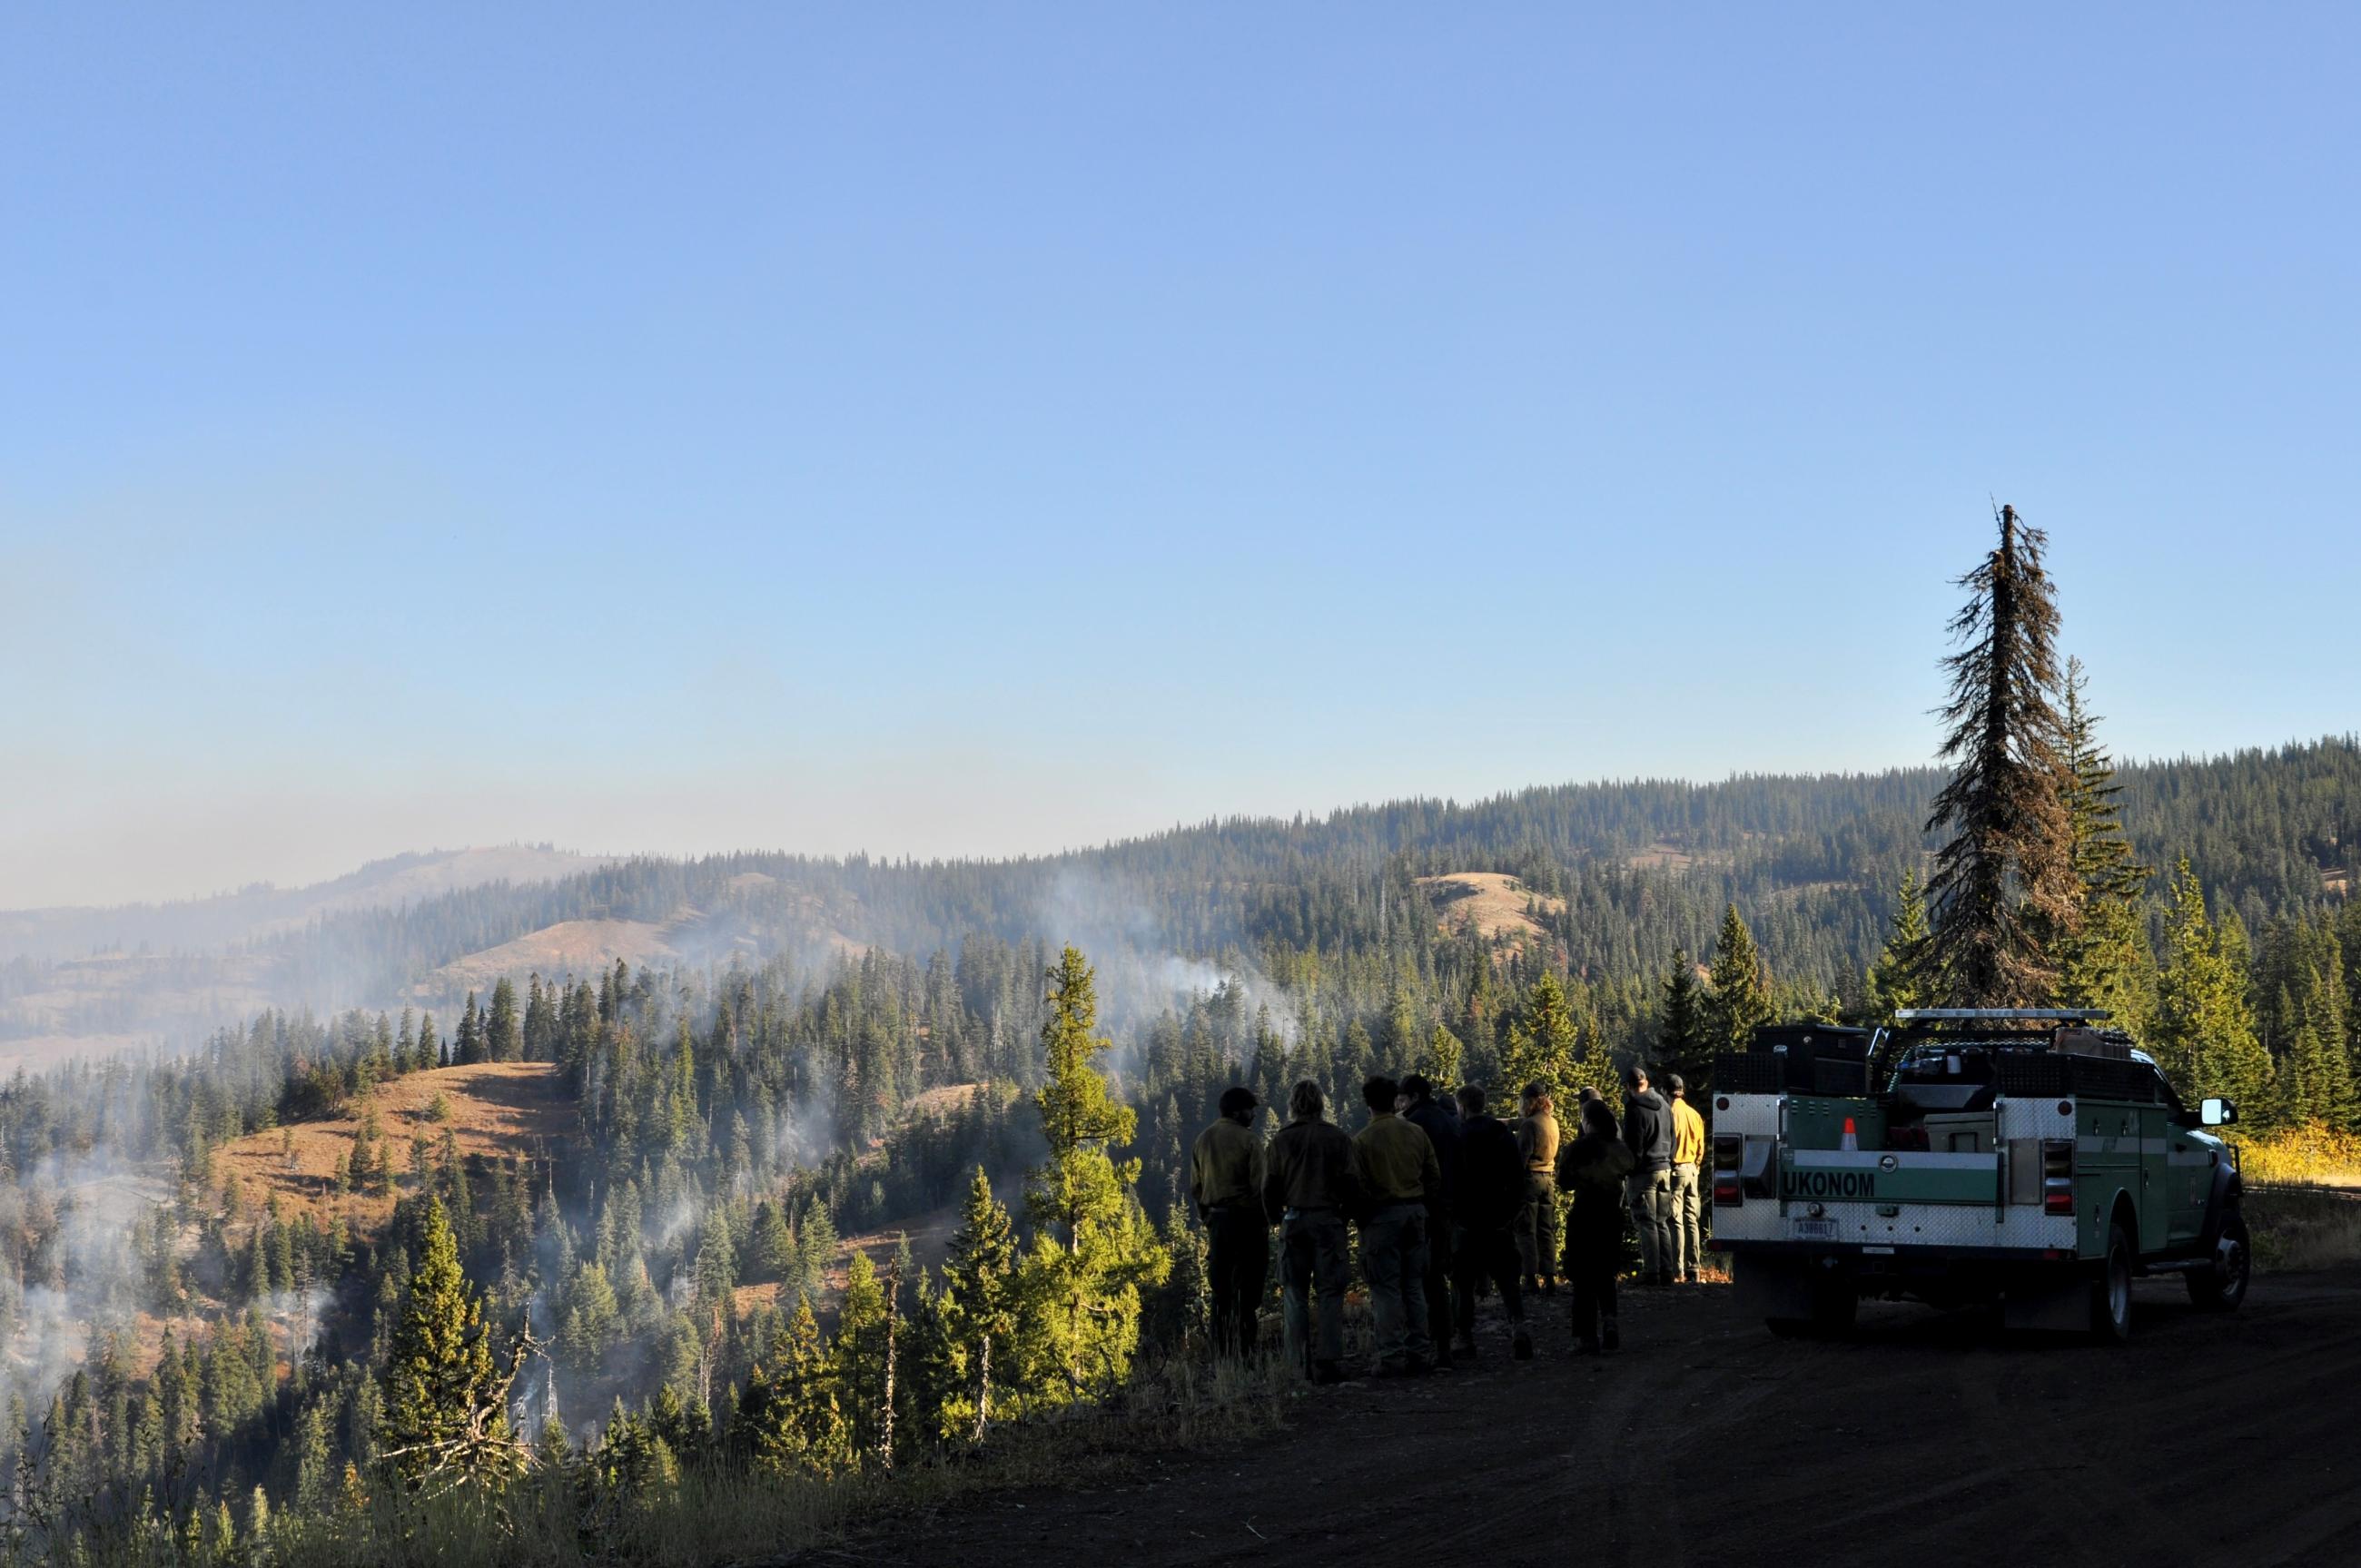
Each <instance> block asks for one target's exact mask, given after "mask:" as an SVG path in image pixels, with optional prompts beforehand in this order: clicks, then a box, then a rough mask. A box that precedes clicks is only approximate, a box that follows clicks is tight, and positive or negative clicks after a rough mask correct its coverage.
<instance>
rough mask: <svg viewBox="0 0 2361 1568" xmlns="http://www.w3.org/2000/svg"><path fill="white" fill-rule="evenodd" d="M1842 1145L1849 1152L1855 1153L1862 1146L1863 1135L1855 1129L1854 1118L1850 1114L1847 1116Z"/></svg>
mask: <svg viewBox="0 0 2361 1568" xmlns="http://www.w3.org/2000/svg"><path fill="white" fill-rule="evenodd" d="M1842 1147H1843V1148H1844V1150H1845V1152H1846V1153H1848V1154H1850V1153H1854V1152H1856V1151H1858V1150H1859V1149H1860V1147H1861V1135H1860V1134H1859V1133H1856V1132H1855V1131H1853V1125H1852V1118H1851V1117H1850V1116H1847V1117H1846V1118H1845V1130H1844V1143H1843V1145H1842Z"/></svg>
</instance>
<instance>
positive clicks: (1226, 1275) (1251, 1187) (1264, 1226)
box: [1189, 1084, 1270, 1358]
mask: <svg viewBox="0 0 2361 1568" xmlns="http://www.w3.org/2000/svg"><path fill="white" fill-rule="evenodd" d="M1260 1103H1261V1102H1259V1101H1257V1099H1256V1098H1255V1095H1254V1091H1253V1090H1251V1089H1246V1088H1244V1087H1242V1086H1239V1085H1235V1084H1234V1085H1232V1086H1231V1087H1230V1088H1228V1089H1224V1091H1222V1102H1221V1115H1220V1117H1219V1118H1218V1119H1217V1120H1216V1121H1215V1122H1214V1123H1213V1125H1212V1126H1210V1127H1207V1128H1206V1129H1205V1130H1204V1131H1203V1132H1202V1133H1200V1134H1198V1135H1197V1144H1196V1146H1195V1147H1194V1148H1192V1149H1191V1150H1190V1151H1189V1196H1190V1197H1191V1199H1192V1200H1194V1201H1195V1202H1196V1205H1197V1218H1198V1219H1199V1220H1200V1221H1202V1223H1203V1224H1204V1226H1205V1253H1206V1257H1205V1268H1206V1273H1207V1275H1208V1276H1209V1277H1210V1278H1209V1283H1210V1285H1211V1287H1212V1290H1213V1354H1216V1355H1235V1356H1241V1357H1247V1358H1251V1357H1252V1356H1253V1354H1254V1353H1255V1327H1256V1324H1255V1314H1256V1310H1257V1309H1258V1308H1259V1307H1260V1306H1261V1305H1262V1293H1263V1287H1264V1285H1265V1283H1266V1281H1267V1280H1268V1277H1269V1271H1270V1223H1269V1222H1268V1220H1267V1219H1265V1218H1264V1216H1263V1206H1262V1140H1261V1139H1260V1138H1257V1137H1256V1136H1255V1135H1254V1113H1255V1107H1256V1106H1257V1105H1258V1104H1260Z"/></svg>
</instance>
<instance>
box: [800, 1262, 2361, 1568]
mask: <svg viewBox="0 0 2361 1568" xmlns="http://www.w3.org/2000/svg"><path fill="white" fill-rule="evenodd" d="M1543 1305H1544V1306H1546V1307H1547V1308H1549V1309H1550V1312H1549V1316H1548V1319H1547V1322H1548V1326H1549V1328H1550V1329H1551V1330H1552V1331H1553V1332H1550V1333H1548V1334H1545V1335H1543V1336H1542V1347H1541V1354H1540V1356H1539V1357H1538V1358H1537V1359H1536V1360H1535V1361H1533V1362H1532V1363H1530V1364H1527V1365H1516V1364H1514V1363H1511V1362H1510V1360H1509V1359H1508V1358H1507V1356H1506V1355H1505V1354H1502V1353H1501V1352H1500V1351H1499V1349H1497V1348H1496V1349H1494V1350H1493V1353H1492V1354H1489V1355H1488V1356H1487V1358H1486V1359H1485V1361H1484V1363H1483V1364H1482V1366H1481V1369H1480V1370H1477V1371H1474V1372H1462V1373H1458V1374H1455V1375H1452V1376H1434V1377H1430V1378H1426V1379H1423V1380H1421V1381H1418V1382H1415V1383H1376V1382H1371V1383H1364V1384H1356V1385H1348V1386H1346V1387H1343V1388H1337V1389H1322V1390H1307V1391H1306V1392H1305V1393H1304V1395H1303V1396H1302V1398H1301V1399H1299V1400H1298V1401H1297V1402H1296V1406H1295V1410H1296V1413H1295V1414H1294V1415H1293V1416H1292V1417H1291V1418H1290V1426H1289V1428H1288V1430H1286V1431H1280V1432H1278V1433H1275V1434H1273V1435H1272V1436H1270V1437H1268V1438H1266V1439H1261V1440H1257V1441H1256V1442H1253V1443H1251V1444H1249V1445H1246V1446H1245V1447H1243V1448H1240V1449H1237V1450H1235V1451H1233V1452H1230V1453H1221V1454H1208V1455H1199V1456H1193V1457H1187V1458H1180V1459H1168V1460H1167V1461H1166V1462H1165V1464H1164V1466H1163V1468H1162V1470H1161V1472H1160V1473H1159V1475H1158V1478H1157V1479H1155V1480H1154V1481H1152V1482H1142V1483H1140V1484H1137V1485H1115V1486H1103V1487H1100V1488H1098V1489H1095V1490H1088V1491H1070V1492H1057V1491H1035V1492H1028V1493H1023V1494H1019V1495H1016V1496H1014V1497H996V1498H991V1499H986V1500H983V1501H979V1502H973V1503H969V1504H965V1505H962V1506H961V1507H959V1508H953V1509H950V1510H947V1511H945V1512H944V1513H942V1514H941V1515H939V1516H937V1517H935V1518H932V1519H915V1520H910V1519H906V1520H902V1521H898V1522H897V1523H895V1525H894V1526H893V1527H891V1528H890V1529H887V1530H880V1531H879V1532H877V1533H874V1534H872V1535H870V1536H869V1537H867V1538H866V1539H864V1540H861V1541H854V1542H852V1543H850V1544H849V1546H848V1547H847V1548H846V1549H843V1550H841V1551H840V1552H829V1553H827V1554H825V1558H824V1560H825V1561H828V1562H832V1563H879V1564H896V1563H909V1564H922V1563H923V1564H945V1563H957V1564H974V1565H978V1568H999V1565H1004V1564H1024V1565H1026V1568H1040V1565H1042V1564H1048V1563H1091V1564H1095V1565H1099V1568H1118V1565H1120V1568H1154V1565H1160V1564H1175V1565H1177V1564H1181V1563H1189V1564H1198V1563H1351V1564H1355V1565H1356V1568H1360V1565H1367V1564H1371V1563H1397V1562H1405V1563H1406V1562H1418V1563H1424V1564H1430V1565H1435V1568H1440V1565H1444V1564H1455V1563H1482V1564H1511V1563H1517V1564H1521V1563H1576V1564H1581V1565H1583V1568H1589V1565H1592V1564H1618V1563H1631V1564H1634V1565H1645V1568H1683V1565H1686V1564H1697V1565H1698V1568H1735V1565H1743V1564H1751V1563H1779V1564H1782V1565H1783V1568H1814V1565H1817V1564H1821V1563H1908V1564H1912V1565H1914V1568H1941V1565H1944V1564H1949V1563H1955V1562H1986V1563H2005V1564H2008V1565H2010V1568H2037V1565H2043V1564H2067V1563H2073V1564H2107V1563H2124V1564H2139V1565H2140V1568H2193V1565H2196V1564H2203V1563H2225V1564H2226V1563H2238V1564H2247V1565H2253V1568H2263V1565H2265V1564H2273V1563H2308V1564H2309V1563H2317V1564H2323V1565H2330V1564H2336V1565H2345V1564H2356V1563H2361V1270H2356V1269H2343V1270H2337V1271H2334V1272H2325V1273H2318V1274H2308V1275H2292V1276H2289V1275H2281V1276H2265V1277H2262V1278H2260V1279H2258V1280H2257V1285H2256V1288H2255V1292H2254V1295H2253V1297H2252V1299H2249V1300H2248V1302H2247V1303H2246V1309H2245V1310H2243V1311H2242V1312H2240V1313H2238V1314H2237V1315H2235V1316H2233V1317H2229V1318H2213V1317H2208V1316H2204V1315H2202V1314H2199V1313H2197V1312H2195V1311H2193V1310H2191V1309H2190V1308H2189V1307H2188V1305H2187V1304H2186V1299H2185V1298H2184V1297H2183V1295H2182V1292H2181V1290H2180V1286H2179V1285H2178V1283H2176V1282H2173V1281H2159V1282H2150V1283H2143V1284H2142V1285H2141V1286H2140V1287H2139V1289H2138V1299H2137V1307H2136V1321H2135V1326H2134V1333H2133V1340H2132V1343H2131V1344H2130V1345H2129V1346H2128V1347H2126V1348H2124V1349H2118V1350H2108V1349H2100V1348H2095V1347H2090V1346H2085V1345H2081V1344H2078V1343H2047V1342H2042V1341H2036V1340H2026V1339H2016V1338H2004V1337H2003V1336H2002V1335H2001V1334H1999V1333H1998V1332H1996V1331H1995V1330H1993V1328H1991V1327H1990V1326H1989V1323H1988V1320H1985V1319H1982V1318H1980V1317H1978V1316H1975V1315H1973V1314H1966V1313H1952V1314H1938V1313H1935V1312H1932V1311H1930V1310H1927V1309H1924V1308H1920V1307H1915V1306H1872V1305H1864V1307H1863V1309H1862V1312H1861V1330H1860V1332H1859V1333H1858V1334H1857V1336H1856V1337H1854V1338H1853V1339H1852V1340H1850V1341H1848V1342H1845V1343H1790V1342H1785V1341H1780V1340H1774V1339H1773V1338H1772V1337H1771V1336H1770V1335H1769V1334H1768V1333H1766V1332H1763V1328H1762V1326H1761V1325H1760V1324H1759V1323H1755V1322H1752V1321H1741V1320H1740V1319H1739V1318H1738V1317H1737V1316H1736V1315H1735V1313H1734V1312H1733V1311H1732V1310H1731V1306H1730V1299H1729V1294H1728V1292H1727V1291H1726V1290H1725V1289H1722V1288H1715V1287H1705V1288H1697V1289H1691V1290H1686V1291H1679V1292H1663V1291H1658V1292H1635V1293H1633V1294H1632V1295H1631V1298H1629V1299H1628V1300H1627V1304H1626V1307H1625V1310H1624V1325H1625V1330H1624V1332H1625V1337H1626V1348H1625V1349H1624V1351H1623V1353H1622V1354H1620V1356H1617V1357H1614V1358H1611V1359H1604V1360H1580V1359H1576V1357H1574V1356H1573V1355H1571V1354H1568V1351H1567V1347H1566V1344H1565V1339H1564V1337H1563V1334H1564V1330H1563V1321H1562V1319H1561V1318H1560V1317H1559V1315H1558V1314H1559V1312H1560V1311H1561V1310H1563V1309H1562V1302H1561V1301H1560V1300H1552V1301H1547V1302H1544V1303H1543ZM818 1560H821V1559H815V1561H818Z"/></svg>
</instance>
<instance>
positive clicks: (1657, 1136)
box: [1623, 1089, 1673, 1171]
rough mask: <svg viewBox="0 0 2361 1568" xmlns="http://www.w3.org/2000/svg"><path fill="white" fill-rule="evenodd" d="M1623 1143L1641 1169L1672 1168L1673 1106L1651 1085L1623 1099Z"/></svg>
mask: <svg viewBox="0 0 2361 1568" xmlns="http://www.w3.org/2000/svg"><path fill="white" fill-rule="evenodd" d="M1623 1144H1624V1146H1625V1147H1627V1148H1629V1149H1630V1150H1631V1157H1632V1158H1633V1159H1635V1160H1637V1161H1639V1162H1640V1169H1642V1171H1650V1170H1670V1169H1672V1168H1673V1108H1672V1107H1671V1106H1669V1105H1667V1104H1665V1103H1664V1096H1663V1095H1661V1094H1658V1093H1657V1092H1656V1091H1654V1090H1653V1089H1651V1090H1648V1091H1645V1092H1644V1093H1640V1094H1634V1095H1631V1096H1629V1097H1627V1098H1626V1099H1625V1100H1624V1102H1623Z"/></svg>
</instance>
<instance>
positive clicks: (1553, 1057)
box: [1500, 970, 1576, 1096]
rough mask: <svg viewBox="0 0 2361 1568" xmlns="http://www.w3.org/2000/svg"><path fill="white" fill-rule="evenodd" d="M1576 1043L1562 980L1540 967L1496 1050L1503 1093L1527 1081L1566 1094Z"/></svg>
mask: <svg viewBox="0 0 2361 1568" xmlns="http://www.w3.org/2000/svg"><path fill="white" fill-rule="evenodd" d="M1575 1047H1576V1038H1575V1024H1574V1011H1573V1009H1572V1008H1571V1007H1569V1006H1568V1005H1567V1004H1566V996H1565V983H1564V982H1563V981H1560V980H1559V979H1558V978H1557V976H1556V975H1555V974H1553V973H1552V972H1551V971H1549V970H1542V972H1541V973H1540V974H1538V975H1536V976H1534V977H1533V983H1532V988H1531V989H1530V990H1528V991H1527V992H1525V1003H1524V1005H1523V1006H1522V1007H1521V1008H1519V1009H1518V1011H1517V1016H1516V1017H1515V1018H1514V1019H1513V1020H1512V1021H1511V1022H1510V1025H1509V1038H1508V1043H1507V1048H1506V1049H1505V1050H1503V1051H1502V1052H1501V1053H1500V1077H1501V1080H1502V1083H1501V1088H1502V1091H1503V1092H1504V1093H1507V1094H1510V1095H1514V1094H1516V1093H1517V1092H1518V1091H1520V1090H1521V1089H1522V1088H1523V1087H1524V1086H1525V1085H1526V1084H1528V1083H1532V1082H1541V1083H1545V1084H1547V1085H1549V1087H1550V1091H1551V1092H1552V1093H1553V1094H1556V1095H1561V1096H1570V1095H1571V1094H1572V1092H1573V1089H1574V1077H1575Z"/></svg>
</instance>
